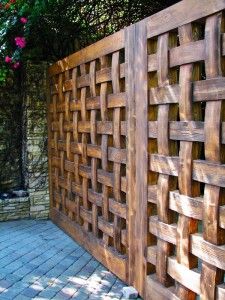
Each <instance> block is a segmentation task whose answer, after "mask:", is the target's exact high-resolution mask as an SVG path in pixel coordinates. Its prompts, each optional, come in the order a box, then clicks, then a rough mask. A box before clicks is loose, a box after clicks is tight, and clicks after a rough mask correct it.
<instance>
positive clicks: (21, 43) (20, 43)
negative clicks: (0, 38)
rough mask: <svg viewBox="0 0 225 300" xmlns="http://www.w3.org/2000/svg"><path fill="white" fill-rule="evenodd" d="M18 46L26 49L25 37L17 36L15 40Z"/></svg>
mask: <svg viewBox="0 0 225 300" xmlns="http://www.w3.org/2000/svg"><path fill="white" fill-rule="evenodd" d="M15 42H16V46H18V47H19V48H25V47H26V40H25V38H24V37H20V36H17V37H16V38H15Z"/></svg>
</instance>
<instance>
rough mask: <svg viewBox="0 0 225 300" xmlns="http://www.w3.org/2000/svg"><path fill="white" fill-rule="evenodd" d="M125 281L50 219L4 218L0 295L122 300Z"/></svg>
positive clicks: (0, 239)
mask: <svg viewBox="0 0 225 300" xmlns="http://www.w3.org/2000/svg"><path fill="white" fill-rule="evenodd" d="M123 286H125V284H124V283H123V282H122V281H121V280H119V279H118V278H117V277H116V276H115V275H113V274H112V273H110V272H109V271H108V270H107V269H106V268H104V267H103V266H102V265H101V264H100V263H99V262H98V261H96V260H95V259H94V258H93V256H91V255H90V254H89V253H88V252H86V251H85V250H84V249H83V248H82V247H80V246H79V245H78V244H76V243H75V242H74V241H73V240H72V239H71V238H70V237H68V236H67V235H66V234H65V233H63V232H62V231H61V230H60V229H58V228H57V227H56V226H55V225H54V224H52V223H51V222H50V221H31V220H23V221H15V222H6V223H0V299H1V300H5V299H7V300H11V299H13V300H14V299H15V300H26V299H36V300H37V299H39V300H42V299H56V300H57V299H79V300H83V299H104V300H106V299H121V290H122V287H123Z"/></svg>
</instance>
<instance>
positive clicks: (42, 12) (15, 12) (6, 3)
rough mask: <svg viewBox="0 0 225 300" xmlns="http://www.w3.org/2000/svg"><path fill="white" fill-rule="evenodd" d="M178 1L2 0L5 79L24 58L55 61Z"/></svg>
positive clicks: (1, 76)
mask: <svg viewBox="0 0 225 300" xmlns="http://www.w3.org/2000/svg"><path fill="white" fill-rule="evenodd" d="M178 1H179V0H151V1H149V0H110V1H106V0H97V1H96V0H0V84H1V83H4V82H5V81H6V78H7V76H8V75H9V73H10V72H11V73H13V72H15V71H16V72H17V70H18V69H20V67H21V66H22V63H23V61H25V60H27V59H29V60H32V61H40V60H45V61H49V62H51V61H55V60H58V59H61V58H62V57H65V56H67V55H69V54H71V53H73V52H75V51H77V50H79V49H80V48H82V47H85V46H87V45H88V44H91V43H93V42H95V41H97V40H99V39H101V38H103V37H105V36H107V35H109V34H111V33H113V32H115V31H117V30H119V29H121V28H123V27H125V26H127V25H130V24H131V23H134V22H136V21H138V20H140V19H143V18H144V17H146V16H149V15H151V14H153V13H155V12H157V11H158V10H161V9H163V8H165V7H167V6H169V5H172V4H174V3H176V2H178Z"/></svg>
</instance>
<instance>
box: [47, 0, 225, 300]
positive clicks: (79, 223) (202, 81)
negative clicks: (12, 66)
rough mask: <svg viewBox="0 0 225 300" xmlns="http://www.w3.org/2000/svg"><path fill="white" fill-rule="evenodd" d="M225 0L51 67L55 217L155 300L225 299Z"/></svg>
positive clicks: (138, 28)
mask: <svg viewBox="0 0 225 300" xmlns="http://www.w3.org/2000/svg"><path fill="white" fill-rule="evenodd" d="M224 9H225V1H224V0H201V1H196V0H183V1H181V2H179V3H178V4H176V5H174V6H172V7H170V8H168V9H166V10H164V11H161V12H159V13H157V14H155V15H153V16H151V17H149V18H147V19H145V20H143V21H141V22H139V23H136V24H134V25H132V26H130V27H128V28H125V29H124V30H121V31H120V32H118V33H115V34H114V35H112V36H109V37H107V38H105V39H103V40H101V41H99V42H97V43H95V44H93V45H91V46H89V47H87V48H85V49H83V50H81V51H79V52H77V53H75V54H73V55H71V56H69V57H67V58H65V59H63V60H61V61H59V62H57V63H56V64H54V65H52V66H51V67H50V69H49V77H50V85H51V96H50V104H49V172H50V193H51V218H52V220H53V221H54V222H55V223H56V224H58V225H59V226H60V227H61V228H63V229H64V230H65V231H66V232H67V233H69V234H70V235H71V236H72V237H73V238H75V239H76V240H77V241H78V242H79V243H81V244H82V245H84V247H85V248H86V249H87V250H88V251H90V252H91V253H92V254H93V255H94V256H95V257H96V258H97V259H98V260H99V261H101V262H102V263H103V264H104V265H105V266H106V267H108V268H109V269H110V270H111V271H112V272H114V273H115V274H116V275H117V276H119V277H120V278H121V279H122V280H124V281H126V282H127V283H128V284H131V285H134V286H135V287H136V288H137V289H138V291H139V293H140V294H141V295H142V296H143V297H144V298H145V299H163V300H164V299H196V297H197V296H198V295H200V296H201V299H221V300H222V299H223V300H224V299H225V283H224V270H225V230H224V229H225V101H224V99H225V77H224V74H225V64H224V59H225V58H224V57H223V56H225V33H224V32H225V22H224V15H223V10H224Z"/></svg>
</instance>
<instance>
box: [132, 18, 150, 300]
mask: <svg viewBox="0 0 225 300" xmlns="http://www.w3.org/2000/svg"><path fill="white" fill-rule="evenodd" d="M134 51H135V57H136V59H135V61H134V64H135V73H134V78H135V107H136V134H135V137H136V141H135V143H136V145H137V148H136V193H135V195H136V197H138V198H136V199H138V200H137V203H136V204H135V206H136V212H135V232H134V234H135V240H136V245H135V251H136V255H135V256H136V257H135V279H134V286H135V287H136V288H137V290H138V291H139V292H140V294H141V295H142V296H145V277H146V272H147V263H146V247H147V184H148V182H147V179H148V153H147V148H148V127H147V123H148V122H147V120H148V93H147V88H148V87H147V39H146V24H145V22H140V23H138V24H137V25H136V32H135V50H134Z"/></svg>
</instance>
